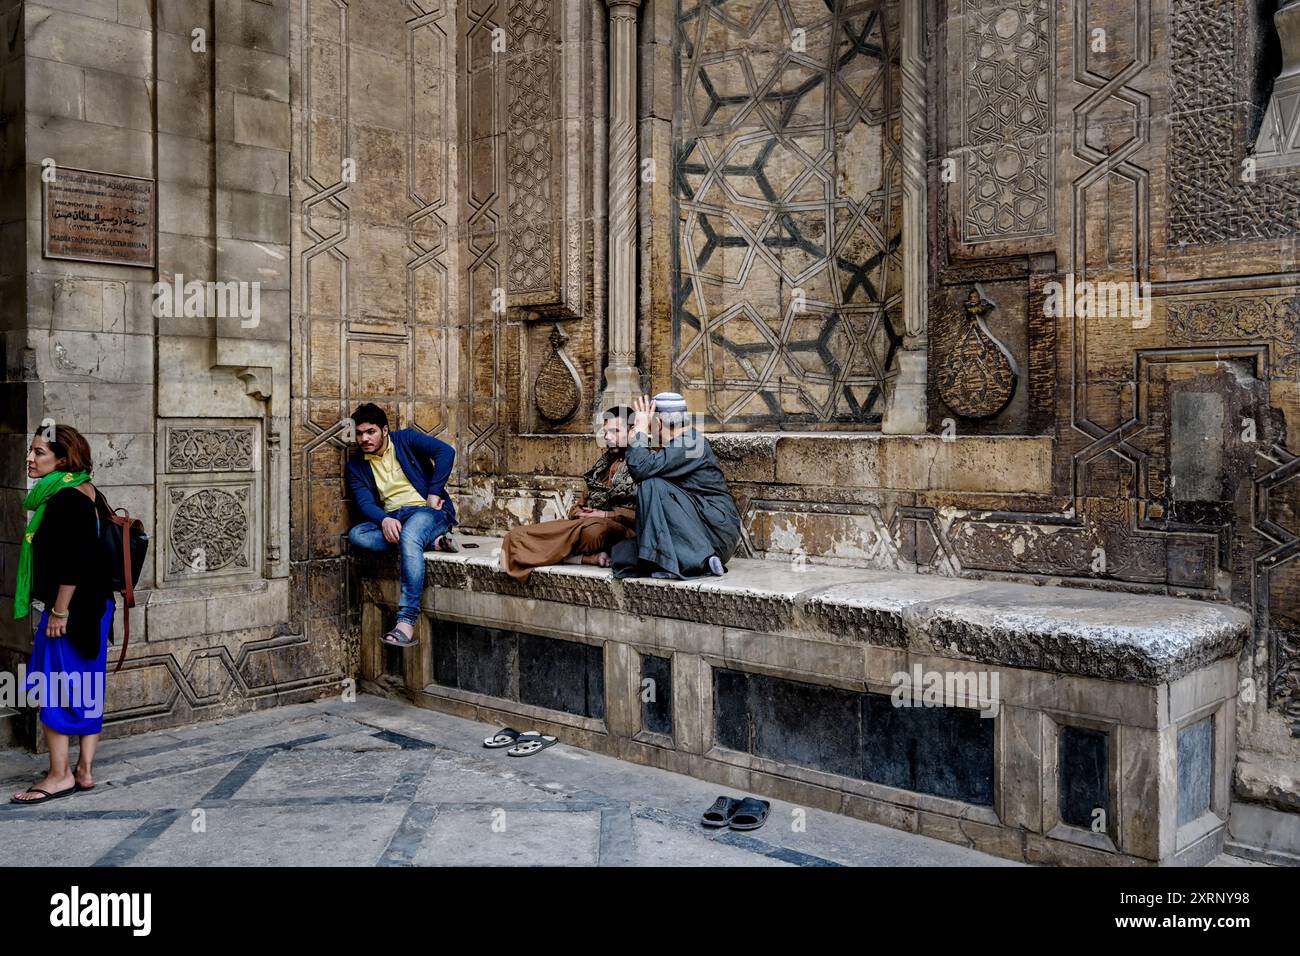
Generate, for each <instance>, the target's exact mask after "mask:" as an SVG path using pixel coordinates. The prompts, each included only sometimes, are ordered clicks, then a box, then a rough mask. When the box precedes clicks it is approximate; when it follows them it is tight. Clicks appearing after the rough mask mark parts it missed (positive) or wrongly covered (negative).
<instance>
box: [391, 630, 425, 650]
mask: <svg viewBox="0 0 1300 956" xmlns="http://www.w3.org/2000/svg"><path fill="white" fill-rule="evenodd" d="M384 643H385V644H392V645H393V646H394V647H414V646H415V645H416V643H417V642H416V640H415V632H412V633H411V636H410V637H407V636H406V635H405V634H404V633H402V632H401V631H399V630H398V629H397V628H393V629H392V630H391V631H389V632H388V633H387V634H385V635H384Z"/></svg>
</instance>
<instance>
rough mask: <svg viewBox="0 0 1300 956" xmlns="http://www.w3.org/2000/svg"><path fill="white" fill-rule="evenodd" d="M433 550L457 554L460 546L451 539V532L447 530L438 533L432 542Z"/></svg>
mask: <svg viewBox="0 0 1300 956" xmlns="http://www.w3.org/2000/svg"><path fill="white" fill-rule="evenodd" d="M433 550H435V551H443V552H445V553H447V554H458V553H459V552H460V547H459V546H458V545H457V544H456V542H455V541H453V540H452V537H451V532H450V531H449V532H447V533H446V534H440V535H438V537H437V539H436V540H435V541H434V542H433Z"/></svg>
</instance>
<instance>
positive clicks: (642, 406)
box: [632, 395, 655, 434]
mask: <svg viewBox="0 0 1300 956" xmlns="http://www.w3.org/2000/svg"><path fill="white" fill-rule="evenodd" d="M632 412H633V417H632V431H634V432H646V433H647V434H649V432H650V422H651V420H652V419H653V418H654V413H655V402H654V399H653V398H651V397H650V396H649V395H642V396H641V397H640V398H638V399H637V400H636V401H634V402H633V403H632Z"/></svg>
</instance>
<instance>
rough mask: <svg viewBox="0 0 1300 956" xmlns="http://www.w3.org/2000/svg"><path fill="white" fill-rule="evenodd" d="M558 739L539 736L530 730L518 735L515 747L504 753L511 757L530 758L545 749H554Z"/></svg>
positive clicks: (543, 735) (545, 735) (544, 735)
mask: <svg viewBox="0 0 1300 956" xmlns="http://www.w3.org/2000/svg"><path fill="white" fill-rule="evenodd" d="M559 742H560V741H559V738H557V737H551V736H549V735H547V734H539V733H537V732H536V731H532V730H530V731H529V732H528V733H526V734H520V735H519V739H518V740H516V741H515V745H514V746H513V747H511V748H510V749H509V750H507V751H506V753H507V754H509V755H510V756H511V757H531V756H532V755H533V754H535V753H538V752H539V751H542V750H545V749H546V748H547V747H554V746H555V745H556V744H557V743H559Z"/></svg>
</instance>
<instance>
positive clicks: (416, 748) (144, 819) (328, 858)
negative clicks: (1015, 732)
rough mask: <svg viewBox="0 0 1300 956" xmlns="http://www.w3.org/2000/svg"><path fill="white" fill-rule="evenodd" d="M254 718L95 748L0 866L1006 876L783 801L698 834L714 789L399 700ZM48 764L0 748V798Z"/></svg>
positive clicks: (15, 821) (975, 860) (37, 812)
mask: <svg viewBox="0 0 1300 956" xmlns="http://www.w3.org/2000/svg"><path fill="white" fill-rule="evenodd" d="M265 716H266V715H264V714H254V715H249V716H248V717H238V718H234V719H231V720H226V721H221V722H219V723H209V724H205V725H202V726H201V727H195V728H187V729H186V730H185V731H179V732H178V731H167V732H157V733H150V734H142V735H139V736H136V737H129V738H125V739H122V740H106V741H104V742H103V743H102V744H101V760H100V762H99V763H98V765H97V775H98V776H97V782H98V786H97V787H96V789H95V790H94V791H93V792H90V793H82V794H77V795H75V796H72V797H68V798H66V799H63V800H58V801H55V802H53V803H49V804H46V805H44V806H40V807H16V806H11V805H9V804H8V803H5V804H0V852H2V853H3V857H4V858H5V859H6V860H10V861H13V862H15V863H22V864H33V863H35V864H42V865H78V866H91V865H122V866H154V865H182V866H209V865H249V866H252V865H257V866H285V865H322V866H376V865H378V866H412V865H414V866H425V865H428V866H448V865H485V866H496V865H504V866H515V865H527V866H557V865H565V866H595V865H599V866H629V865H663V866H774V865H786V866H789V865H794V866H826V865H849V866H853V865H901V866H909V865H910V866H917V865H944V866H1008V865H1014V864H1011V863H1008V862H1007V861H1005V860H1000V859H996V858H994V857H990V856H987V855H985V854H982V853H979V852H976V851H974V850H971V849H968V848H966V847H960V846H954V845H952V844H948V843H943V842H940V841H937V840H933V839H930V838H927V837H922V836H918V835H916V834H911V833H904V832H900V831H897V830H892V829H888V828H885V827H881V826H877V825H875V824H870V823H866V822H863V821H859V820H854V819H851V818H849V817H844V816H839V815H837V814H832V813H825V812H823V811H819V810H813V809H805V808H799V807H794V806H793V805H790V804H786V803H784V802H781V801H774V802H773V808H772V815H771V818H770V820H769V822H768V825H767V826H766V827H764V828H763V829H761V830H758V831H754V832H752V833H748V834H740V833H732V832H730V831H722V832H720V833H719V832H717V831H710V830H705V829H704V828H703V827H701V826H700V825H699V815H700V813H701V812H703V810H704V809H706V808H707V807H708V806H709V805H710V804H711V803H712V802H713V799H714V797H715V796H717V795H718V793H719V792H724V791H722V790H721V789H720V788H719V787H718V786H717V785H715V784H710V783H707V782H704V781H700V780H695V779H693V778H690V777H685V776H682V775H679V774H673V773H668V772H666V771H661V770H656V769H653V768H649V767H643V766H639V765H636V764H631V763H625V762H623V761H619V760H616V759H613V758H610V757H604V756H601V755H597V754H592V753H588V752H586V751H582V750H578V749H577V748H574V747H570V746H567V745H565V744H564V743H563V742H561V743H560V744H559V745H557V746H555V747H552V748H550V749H548V750H545V751H543V752H541V753H540V754H537V755H536V756H533V757H528V758H522V759H520V758H512V757H509V756H507V755H506V754H505V752H504V751H491V750H486V749H485V748H483V746H482V740H483V738H484V737H485V736H487V735H488V734H489V733H490V732H491V731H492V730H494V729H496V728H494V727H492V726H489V725H487V724H480V723H475V722H472V721H467V720H461V719H459V718H456V717H451V716H448V715H445V714H439V713H435V712H432V711H429V710H424V709H421V708H417V707H414V706H412V705H409V704H407V703H405V702H399V701H395V700H387V699H383V698H379V697H374V696H369V695H361V696H360V697H359V699H358V700H357V701H356V702H353V703H346V702H343V701H337V700H329V701H318V702H316V703H311V704H298V705H293V706H290V707H284V708H281V709H280V711H279V714H278V720H273V721H272V720H266V719H265ZM276 728H278V732H277V731H276ZM363 738H366V739H374V740H376V741H377V742H379V743H382V744H383V746H382V747H381V748H380V749H370V748H369V747H368V746H366V745H364V741H363ZM45 764H46V760H45V758H44V757H42V756H37V755H35V754H27V753H21V752H15V751H0V787H3V788H4V789H3V790H0V793H5V794H6V795H7V794H11V793H13V792H14V791H16V790H19V789H21V788H23V787H25V786H26V785H27V784H28V783H29V782H31V781H32V780H34V779H37V778H38V777H39V776H40V775H41V773H42V772H43V769H44V767H45ZM757 795H758V796H762V794H757ZM196 810H200V811H202V813H201V814H198V815H196V814H195V813H194V811H196ZM796 819H798V820H800V821H801V822H800V825H799V826H795V825H794V821H795V820H796ZM198 821H201V825H198Z"/></svg>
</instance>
